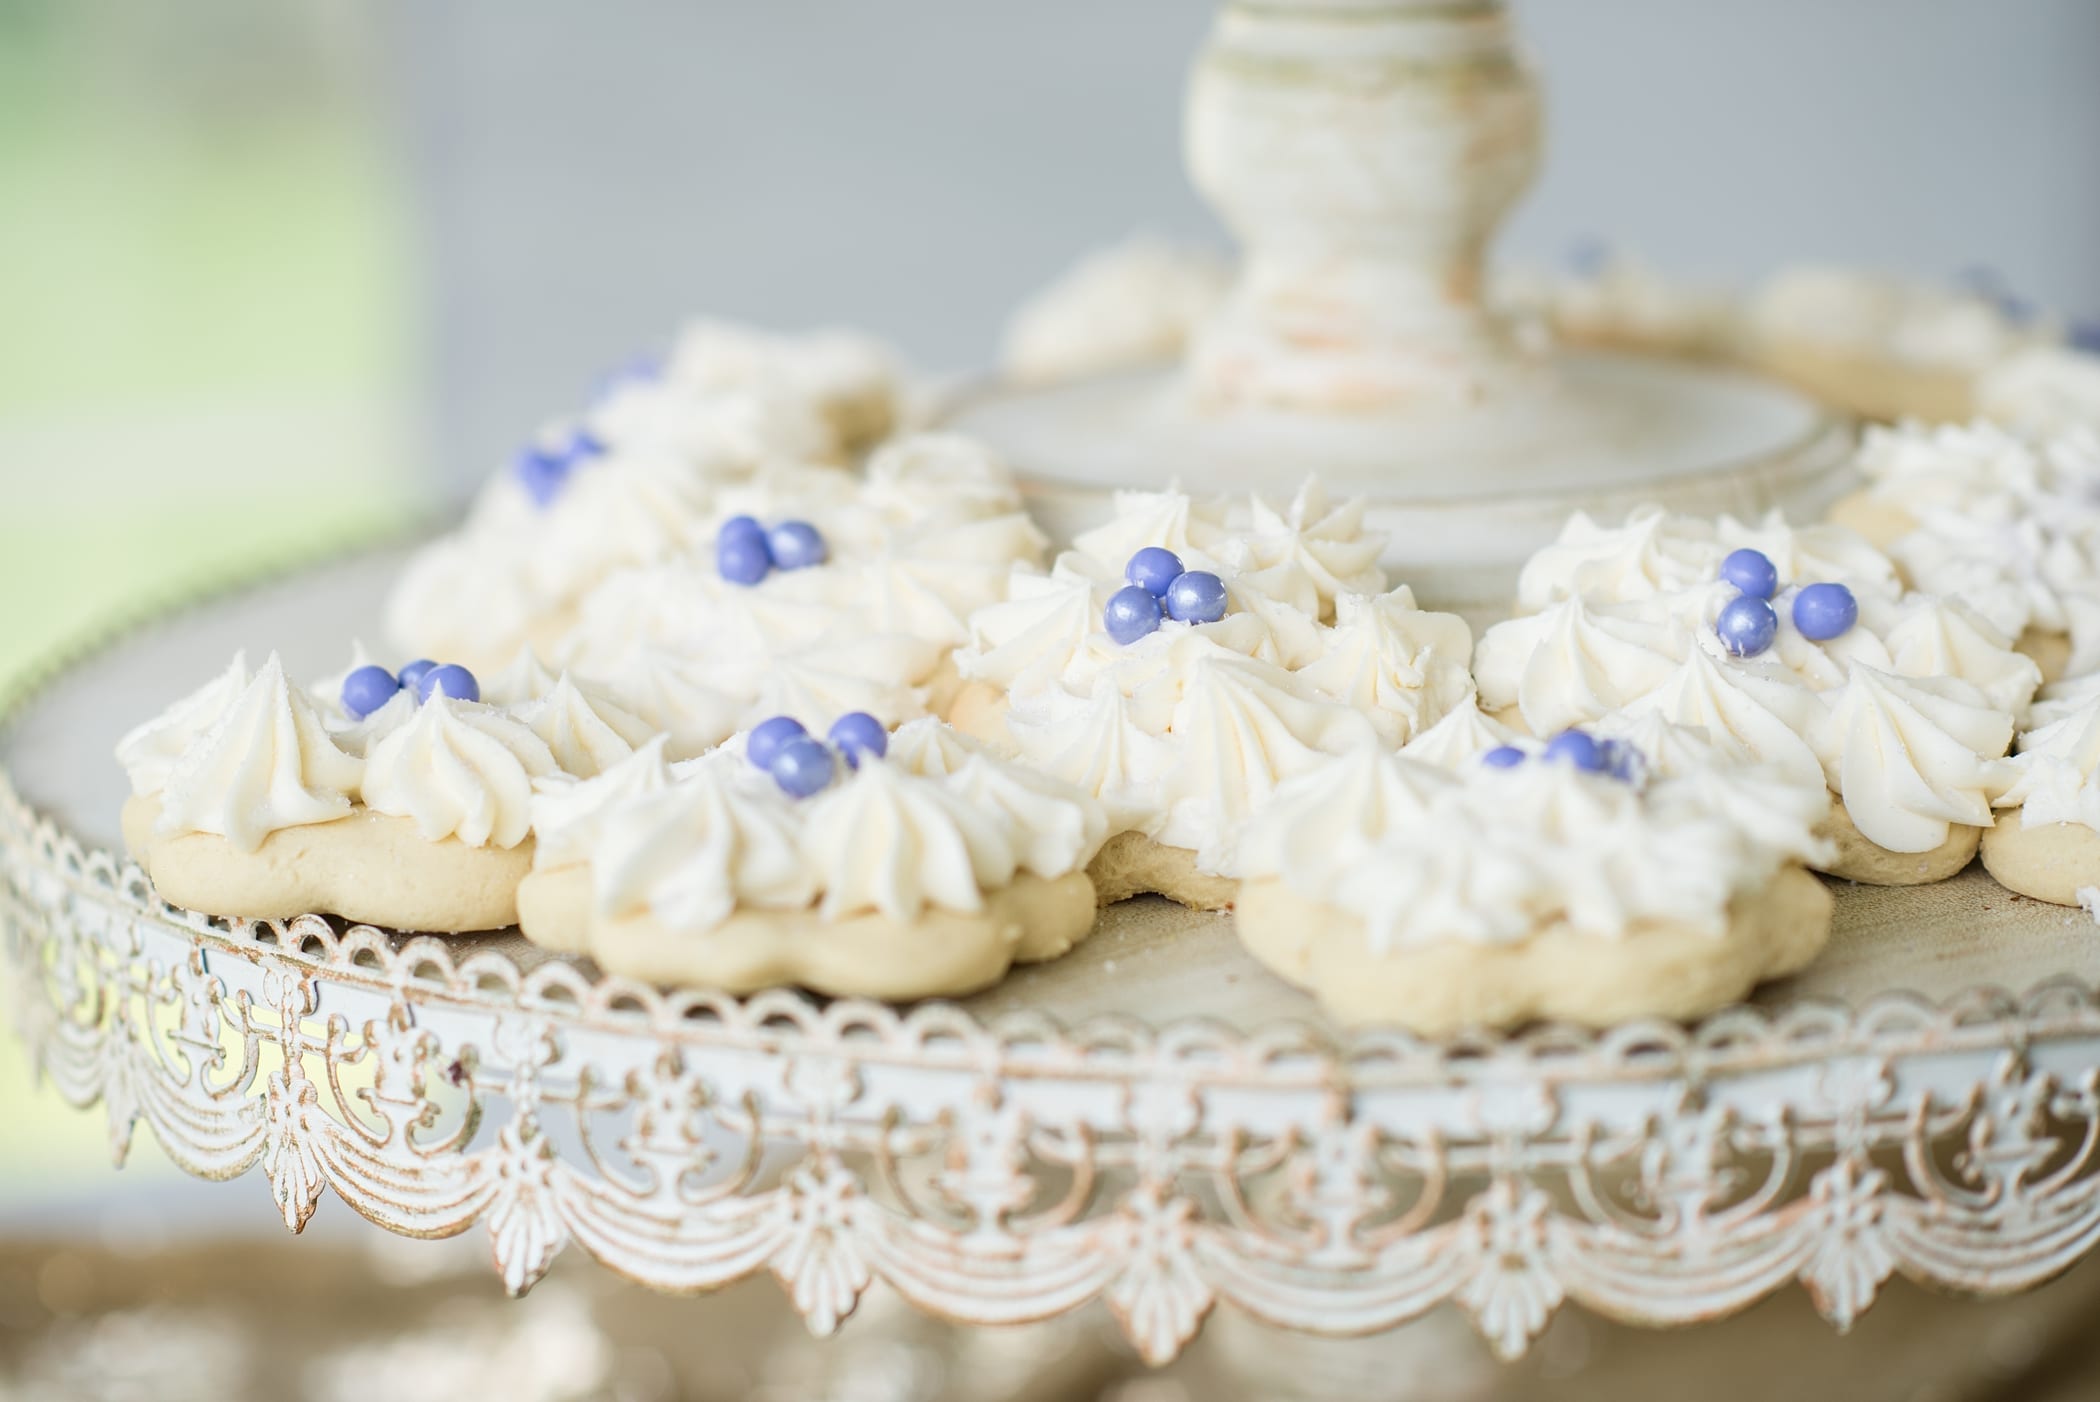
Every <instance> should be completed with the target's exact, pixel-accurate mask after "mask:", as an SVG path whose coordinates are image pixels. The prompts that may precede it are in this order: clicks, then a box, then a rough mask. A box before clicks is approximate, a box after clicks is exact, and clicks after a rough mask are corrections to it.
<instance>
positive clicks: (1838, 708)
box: [1816, 667, 2013, 852]
mask: <svg viewBox="0 0 2100 1402" xmlns="http://www.w3.org/2000/svg"><path fill="white" fill-rule="evenodd" d="M2012 737H2013V722H2012V717H2011V716H2010V715H2008V714H2007V713H2005V712H2004V711H2000V710H1996V709H1994V708H1993V707H1992V706H1991V705H1990V703H1989V702H1988V701H1986V700H1985V699H1984V697H1983V694H1982V693H1981V692H1979V691H1977V690H1976V688H1975V687H1973V686H1970V685H1969V684H1968V683H1966V682H1963V681H1959V680H1956V679H1955V678H1952V677H1937V678H1928V677H1899V676H1896V675H1895V674H1893V673H1889V672H1881V671H1877V670H1875V669H1874V668H1871V667H1856V668H1854V669H1853V673H1852V679H1851V680H1850V681H1849V682H1847V683H1846V684H1845V686H1844V688H1843V690H1841V691H1839V692H1836V693H1834V694H1833V696H1832V697H1831V702H1830V709H1829V711H1828V712H1827V713H1826V715H1825V716H1824V717H1823V720H1822V724H1821V726H1820V727H1819V729H1818V732H1817V735H1816V748H1817V752H1818V753H1819V754H1820V755H1821V757H1822V759H1823V767H1824V772H1825V773H1826V774H1827V775H1828V776H1829V778H1830V782H1831V787H1832V788H1834V789H1836V790H1837V791H1838V792H1839V793H1841V794H1843V795H1844V798H1845V811H1846V813H1848V814H1849V815H1850V816H1851V818H1852V822H1853V825H1854V826H1855V827H1857V828H1858V829H1859V830H1860V832H1861V833H1862V834H1863V835H1864V836H1865V837H1867V838H1868V839H1869V840H1870V841H1872V842H1875V843H1878V844H1880V845H1881V846H1883V847H1886V848H1887V849H1889V850H1890V851H1892V852H1927V851H1930V850H1932V849H1933V848H1935V847H1937V846H1939V845H1940V844H1941V843H1943V842H1945V841H1946V840H1947V836H1948V830H1949V827H1950V826H1951V825H1953V824H1957V823H1961V824H1967V825H1970V826H1974V827H1989V826H1990V825H1991V795H1992V794H1994V793H1996V792H1998V791H1999V789H2000V788H2001V787H2002V785H2003V782H2004V766H2003V763H2002V759H2001V757H2002V756H2003V755H2004V754H2005V751H2006V748H2007V747H2008V746H2009V745H2010V744H2011V743H2012Z"/></svg>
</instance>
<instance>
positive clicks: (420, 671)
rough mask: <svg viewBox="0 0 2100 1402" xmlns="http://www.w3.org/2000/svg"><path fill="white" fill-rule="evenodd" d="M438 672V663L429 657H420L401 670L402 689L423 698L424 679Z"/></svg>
mask: <svg viewBox="0 0 2100 1402" xmlns="http://www.w3.org/2000/svg"><path fill="white" fill-rule="evenodd" d="M436 670H437V663H435V662H433V661H431V660H430V659H429V658H427V657H418V658H417V659H416V660H415V661H413V662H411V663H409V664H408V665H407V666H406V667H403V668H402V669H401V687H402V689H403V690H404V691H413V692H414V693H415V694H416V695H418V696H421V695H422V694H423V678H425V677H427V676H429V675H430V674H431V673H432V672H435V671H436Z"/></svg>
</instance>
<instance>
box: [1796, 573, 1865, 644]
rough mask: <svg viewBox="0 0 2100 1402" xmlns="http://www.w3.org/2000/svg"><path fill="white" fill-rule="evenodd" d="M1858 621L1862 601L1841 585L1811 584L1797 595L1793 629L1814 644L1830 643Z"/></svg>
mask: <svg viewBox="0 0 2100 1402" xmlns="http://www.w3.org/2000/svg"><path fill="white" fill-rule="evenodd" d="M1857 622H1859V600H1857V599H1855V598H1853V597H1852V591H1851V590H1850V589H1847V588H1846V587H1845V586H1844V585H1842V584H1811V585H1809V586H1808V587H1807V588H1806V589H1803V590H1802V591H1801V592H1800V593H1798V594H1796V595H1795V596H1794V626H1795V627H1796V628H1799V629H1800V630H1801V636H1802V637H1804V638H1807V639H1809V640H1810V641H1812V642H1818V643H1827V642H1829V641H1830V640H1831V639H1832V638H1836V637H1842V636H1843V635H1844V633H1845V632H1846V631H1847V630H1848V629H1850V628H1851V627H1852V625H1853V624H1855V623H1857Z"/></svg>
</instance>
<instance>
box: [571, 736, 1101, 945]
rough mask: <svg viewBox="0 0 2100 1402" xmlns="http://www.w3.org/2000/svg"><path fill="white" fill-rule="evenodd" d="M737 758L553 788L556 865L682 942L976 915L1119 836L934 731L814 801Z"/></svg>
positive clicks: (1074, 805) (896, 742)
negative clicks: (856, 920) (787, 920)
mask: <svg viewBox="0 0 2100 1402" xmlns="http://www.w3.org/2000/svg"><path fill="white" fill-rule="evenodd" d="M740 749H741V746H740V745H739V744H736V743H732V744H731V745H730V746H726V747H724V748H723V749H722V750H719V751H717V752H716V753H715V754H712V755H710V756H708V757H706V758H704V759H701V760H699V761H696V762H694V763H692V764H690V765H685V766H680V767H676V768H673V769H670V770H666V769H665V768H664V767H663V765H662V762H661V759H660V757H659V758H658V759H656V760H655V761H654V762H645V761H644V760H643V758H642V756H643V754H645V753H647V752H646V751H644V752H637V755H636V756H635V757H634V758H632V759H630V760H628V761H625V762H623V763H622V764H621V765H619V766H616V767H615V768H613V769H611V770H608V771H607V772H606V773H605V774H604V775H603V776H601V777H600V778H599V779H597V780H593V781H590V782H589V783H586V784H580V785H573V786H570V785H562V784H543V785H542V786H541V788H542V794H541V798H540V808H539V809H538V818H539V821H540V822H541V823H542V824H543V832H542V837H541V841H542V842H543V843H551V844H553V847H554V852H555V855H554V856H552V857H549V858H548V859H547V860H548V861H549V862H554V861H557V860H558V861H559V862H560V863H562V864H567V863H571V862H575V861H579V860H585V859H588V860H589V861H590V863H591V866H592V876H593V889H594V892H595V899H596V901H597V905H598V908H599V909H600V910H601V911H602V912H605V913H608V914H613V915H624V914H635V913H639V912H641V911H644V910H646V911H649V912H652V913H654V914H655V915H656V916H657V917H658V918H659V919H662V920H663V921H665V922H666V923H668V924H670V925H672V926H674V927H676V928H681V929H691V930H704V929H708V928H712V927H713V926H714V925H717V924H719V923H721V921H723V920H725V919H727V918H728V916H729V915H730V914H731V913H732V912H734V911H736V910H738V909H751V910H802V909H808V908H811V907H812V906H814V907H815V909H816V910H817V912H818V913H819V915H820V916H821V917H822V918H824V919H827V920H837V919H845V918H848V917H851V916H855V915H860V914H865V913H868V912H879V913H881V914H883V915H885V916H887V917H889V918H892V919H896V920H902V921H909V920H913V919H916V918H917V917H918V916H920V915H921V914H922V913H924V912H925V911H926V910H928V909H931V908H939V909H944V910H953V911H961V912H976V911H979V910H982V909H983V906H984V899H983V897H984V893H985V892H986V891H990V890H996V889H999V888H1002V887H1004V886H1007V885H1009V884H1010V883H1011V882H1012V881H1013V880H1014V877H1015V874H1016V873H1017V872H1022V871H1026V872H1031V873H1033V874H1035V875H1037V876H1041V877H1044V878H1046V879H1055V878H1057V877H1061V876H1065V875H1068V874H1070V873H1072V872H1075V871H1081V870H1084V868H1085V867H1086V864H1087V863H1088V862H1090V861H1091V860H1093V857H1094V854H1095V853H1096V852H1098V851H1099V850H1100V848H1101V844H1102V843H1103V842H1104V841H1105V840H1106V838H1107V836H1108V832H1109V827H1110V824H1109V819H1108V815H1107V812H1106V810H1105V809H1104V808H1103V807H1102V805H1101V804H1100V803H1099V802H1098V801H1096V800H1095V799H1094V798H1092V797H1091V796H1089V795H1087V794H1085V793H1082V792H1080V791H1079V790H1077V789H1075V788H1073V787H1071V786H1069V785H1065V784H1061V783H1059V782H1058V781H1056V780H1055V779H1053V778H1050V777H1048V776H1045V775H1042V774H1039V773H1035V772H1033V771H1030V770H1028V769H1025V768H1023V767H1020V766H1018V765H1013V764H1009V763H1006V762H1004V761H1002V760H999V759H998V758H996V757H994V756H993V755H992V754H991V753H990V752H989V751H988V750H986V749H985V748H984V747H983V746H982V745H979V744H977V743H976V742H974V741H970V740H968V739H966V738H964V737H962V736H959V735H957V734H955V733H954V732H952V731H950V730H948V728H947V727H946V726H944V725H942V724H941V723H940V722H938V721H933V720H930V719H929V720H922V721H918V722H914V723H913V724H911V725H907V726H905V727H903V728H902V729H901V730H899V731H898V732H897V734H896V735H895V736H894V737H893V743H892V748H891V752H890V755H889V757H888V758H886V759H875V758H866V759H863V761H862V762H861V764H860V766H859V768H858V769H849V770H842V771H841V774H840V776H839V778H838V779H837V780H836V781H835V782H834V783H832V784H831V785H830V786H829V787H828V788H826V789H825V790H824V791H822V792H821V793H819V794H817V795H815V796H814V797H812V798H808V799H801V800H796V799H790V798H788V797H787V796H786V795H784V794H783V793H781V791H780V790H779V788H778V787H777V786H776V785H775V784H774V783H773V781H772V780H771V779H770V778H769V777H767V776H766V775H764V774H761V773H760V772H758V771H757V770H756V769H754V768H752V767H751V766H750V765H749V763H748V762H746V761H745V760H744V759H743V757H742V755H741V753H740Z"/></svg>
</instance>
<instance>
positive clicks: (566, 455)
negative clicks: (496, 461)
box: [511, 428, 605, 509]
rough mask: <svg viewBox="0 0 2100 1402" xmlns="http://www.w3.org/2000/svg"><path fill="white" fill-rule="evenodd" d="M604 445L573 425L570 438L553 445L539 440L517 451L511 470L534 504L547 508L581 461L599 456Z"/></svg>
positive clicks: (584, 430) (558, 494) (585, 430)
mask: <svg viewBox="0 0 2100 1402" xmlns="http://www.w3.org/2000/svg"><path fill="white" fill-rule="evenodd" d="M604 452H605V445H604V444H603V443H600V442H599V441H598V440H597V439H596V438H595V437H593V436H592V435H591V432H590V430H588V429H584V428H572V429H570V430H569V435H568V437H567V438H565V439H563V440H562V441H561V442H559V443H556V444H554V445H552V446H549V445H547V444H543V443H536V444H534V445H532V446H531V447H529V448H526V449H525V450H524V451H522V452H520V453H519V454H518V457H517V460H516V461H515V462H514V463H512V464H511V472H512V474H513V475H514V476H516V477H517V479H518V485H519V486H521V487H523V488H524V489H525V493H526V495H527V496H530V497H531V498H532V501H533V505H535V506H538V507H541V508H543V509H544V508H545V507H547V506H549V505H552V504H553V501H554V499H555V498H556V497H558V496H560V495H561V490H562V488H563V487H565V486H567V485H568V483H569V474H570V473H572V472H574V471H575V470H576V468H577V466H578V464H580V463H583V462H586V461H588V460H589V459H591V458H595V457H600V456H602V455H603V454H604Z"/></svg>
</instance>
